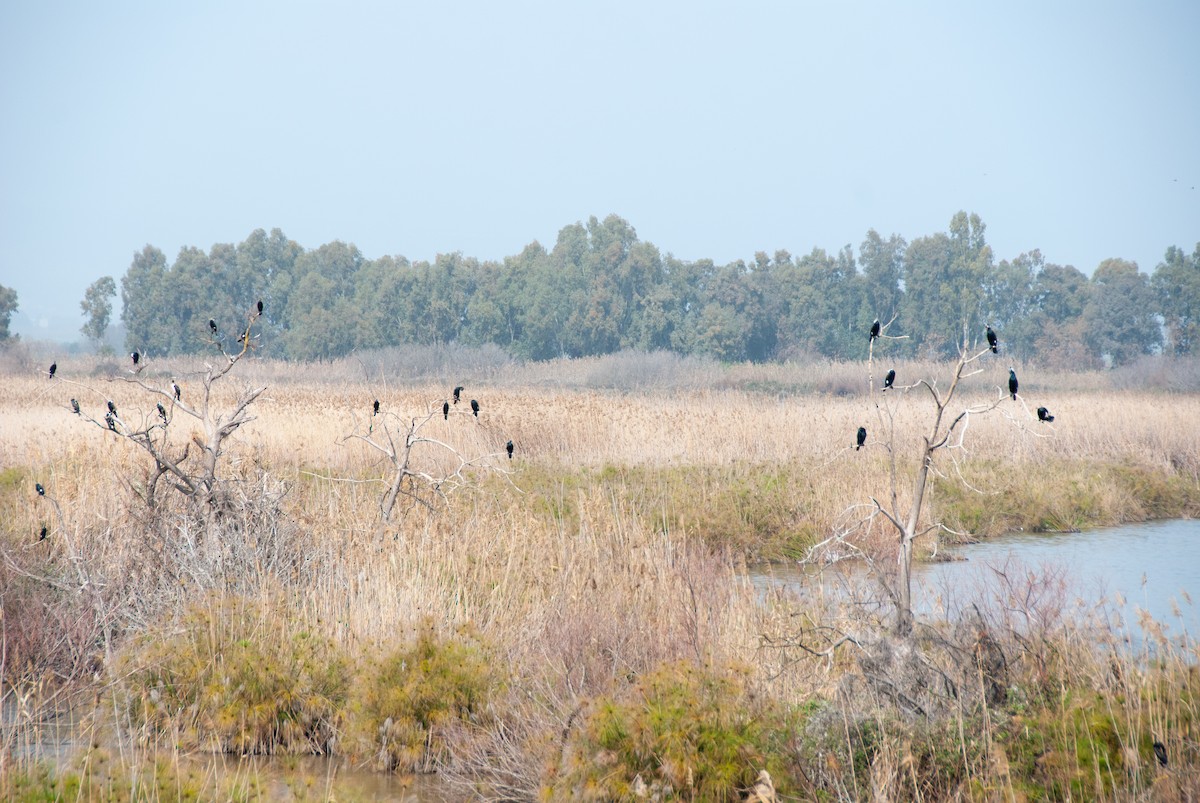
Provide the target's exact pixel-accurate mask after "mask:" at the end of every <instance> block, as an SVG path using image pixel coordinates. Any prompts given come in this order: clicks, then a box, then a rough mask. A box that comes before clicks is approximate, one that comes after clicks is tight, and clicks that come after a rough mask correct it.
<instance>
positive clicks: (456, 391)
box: [454, 385, 463, 404]
mask: <svg viewBox="0 0 1200 803" xmlns="http://www.w3.org/2000/svg"><path fill="white" fill-rule="evenodd" d="M462 392H463V386H462V385H459V386H458V387H456V388H455V389H454V403H455V404H458V397H459V396H460V395H462Z"/></svg>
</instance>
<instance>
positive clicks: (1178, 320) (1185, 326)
mask: <svg viewBox="0 0 1200 803" xmlns="http://www.w3.org/2000/svg"><path fill="white" fill-rule="evenodd" d="M1151 284H1152V285H1153V287H1154V291H1155V293H1156V294H1157V296H1158V302H1159V305H1160V308H1161V309H1162V314H1163V322H1164V323H1165V324H1166V332H1167V348H1168V349H1169V350H1170V351H1171V353H1173V354H1177V355H1184V354H1193V353H1195V352H1196V351H1197V350H1198V349H1200V243H1196V249H1195V250H1194V251H1193V252H1192V255H1191V256H1190V257H1189V256H1188V255H1187V254H1186V253H1184V252H1183V250H1182V249H1180V248H1176V247H1175V246H1171V247H1170V248H1168V249H1167V253H1166V256H1165V257H1163V261H1162V262H1160V263H1159V264H1158V267H1157V268H1155V270H1154V276H1153V278H1152V279H1151Z"/></svg>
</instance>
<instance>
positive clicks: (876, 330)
mask: <svg viewBox="0 0 1200 803" xmlns="http://www.w3.org/2000/svg"><path fill="white" fill-rule="evenodd" d="M877 337H879V319H878V318H876V319H875V322H874V323H872V324H871V337H870V339H871V340H874V339H875V338H877Z"/></svg>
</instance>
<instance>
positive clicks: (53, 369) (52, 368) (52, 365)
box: [50, 362, 58, 379]
mask: <svg viewBox="0 0 1200 803" xmlns="http://www.w3.org/2000/svg"><path fill="white" fill-rule="evenodd" d="M57 371H58V363H56V362H52V363H50V378H51V379H53V378H54V374H55V372H57Z"/></svg>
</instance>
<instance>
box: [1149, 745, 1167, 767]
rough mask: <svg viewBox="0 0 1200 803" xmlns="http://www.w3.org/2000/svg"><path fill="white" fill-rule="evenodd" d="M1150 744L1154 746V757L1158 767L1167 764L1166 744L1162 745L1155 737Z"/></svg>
mask: <svg viewBox="0 0 1200 803" xmlns="http://www.w3.org/2000/svg"><path fill="white" fill-rule="evenodd" d="M1152 746H1153V747H1154V757H1155V758H1156V759H1158V765H1159V766H1160V767H1165V766H1167V747H1166V745H1164V744H1163V743H1162V742H1160V741H1158V740H1157V739H1155V740H1154V744H1153V745H1152Z"/></svg>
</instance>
